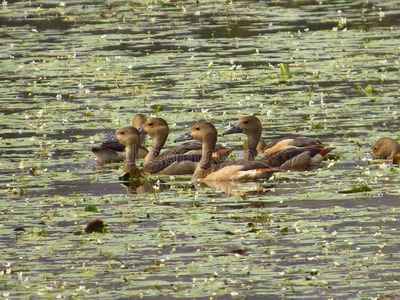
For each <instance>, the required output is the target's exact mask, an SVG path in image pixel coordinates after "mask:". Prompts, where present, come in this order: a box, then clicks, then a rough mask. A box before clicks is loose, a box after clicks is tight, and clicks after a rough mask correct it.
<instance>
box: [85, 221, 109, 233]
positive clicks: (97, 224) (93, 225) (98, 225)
mask: <svg viewBox="0 0 400 300" xmlns="http://www.w3.org/2000/svg"><path fill="white" fill-rule="evenodd" d="M106 226H107V224H105V223H104V222H103V221H102V220H100V219H94V220H90V221H89V222H88V223H87V225H86V228H85V232H86V233H93V232H100V233H104V232H107V229H106Z"/></svg>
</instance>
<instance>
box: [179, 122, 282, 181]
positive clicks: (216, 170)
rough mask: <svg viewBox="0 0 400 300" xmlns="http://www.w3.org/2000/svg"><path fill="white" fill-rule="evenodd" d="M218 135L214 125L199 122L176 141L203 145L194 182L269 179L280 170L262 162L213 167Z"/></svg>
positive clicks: (224, 164) (229, 163)
mask: <svg viewBox="0 0 400 300" xmlns="http://www.w3.org/2000/svg"><path fill="white" fill-rule="evenodd" d="M217 135H218V132H217V130H216V129H215V127H214V125H213V124H211V123H209V122H199V123H196V124H195V125H193V126H192V128H191V129H190V131H189V132H187V133H186V134H184V135H182V136H180V137H179V138H177V139H175V141H176V142H177V141H185V140H192V139H196V140H198V141H200V142H201V143H202V154H201V159H200V161H199V163H198V165H197V167H196V170H195V171H194V173H193V176H192V181H196V180H204V181H214V180H220V181H223V180H252V179H268V178H270V177H271V176H272V174H273V173H274V172H277V171H278V170H279V169H278V168H271V167H270V166H268V165H266V164H265V163H263V162H260V161H248V162H243V161H240V162H226V163H220V164H217V165H212V153H213V151H214V148H215V145H216V143H217Z"/></svg>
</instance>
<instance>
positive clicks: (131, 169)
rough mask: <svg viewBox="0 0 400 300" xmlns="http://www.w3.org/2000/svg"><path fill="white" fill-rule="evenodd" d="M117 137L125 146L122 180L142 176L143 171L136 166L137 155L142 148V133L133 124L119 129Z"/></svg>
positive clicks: (116, 133)
mask: <svg viewBox="0 0 400 300" xmlns="http://www.w3.org/2000/svg"><path fill="white" fill-rule="evenodd" d="M115 138H116V139H117V140H118V141H119V142H120V143H121V144H122V145H124V147H125V152H124V153H125V159H124V167H123V173H122V175H121V176H120V179H121V180H125V179H129V180H132V179H136V178H139V177H140V176H141V171H140V170H139V168H138V167H137V166H136V157H137V154H138V151H139V148H140V133H139V131H138V130H137V129H136V128H135V127H133V126H127V127H123V128H120V129H118V130H117V131H116V132H115Z"/></svg>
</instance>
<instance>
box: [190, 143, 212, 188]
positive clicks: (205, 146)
mask: <svg viewBox="0 0 400 300" xmlns="http://www.w3.org/2000/svg"><path fill="white" fill-rule="evenodd" d="M216 143H217V137H216V136H208V137H207V139H205V140H204V141H203V143H202V150H201V159H200V161H199V164H198V165H197V167H196V170H195V171H194V173H193V176H192V180H193V181H194V180H197V179H202V178H204V173H205V171H206V170H207V169H208V168H210V167H211V158H212V154H213V151H214V149H215V145H216Z"/></svg>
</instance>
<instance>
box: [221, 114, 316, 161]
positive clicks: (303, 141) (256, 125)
mask: <svg viewBox="0 0 400 300" xmlns="http://www.w3.org/2000/svg"><path fill="white" fill-rule="evenodd" d="M233 133H244V134H245V135H246V136H247V140H246V141H245V143H244V145H243V148H244V150H245V159H248V160H254V159H255V157H257V156H259V155H261V156H265V155H268V154H271V153H274V152H277V151H280V150H283V149H290V148H301V147H320V148H323V147H324V145H323V144H322V143H321V141H320V140H318V139H316V138H312V137H307V136H289V137H283V138H280V139H277V140H275V141H273V142H271V143H269V144H267V143H266V142H265V141H264V140H263V139H262V138H261V134H262V124H261V121H260V119H259V118H257V117H255V116H246V117H242V118H240V119H239V121H238V122H237V124H236V125H235V126H233V127H232V128H230V129H229V130H227V131H225V132H224V133H223V134H224V135H226V134H233Z"/></svg>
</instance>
